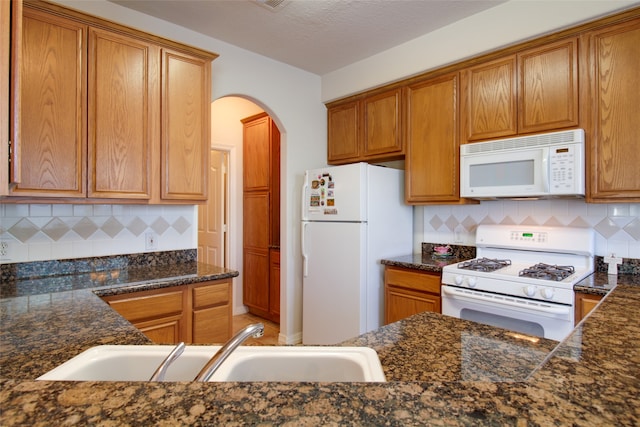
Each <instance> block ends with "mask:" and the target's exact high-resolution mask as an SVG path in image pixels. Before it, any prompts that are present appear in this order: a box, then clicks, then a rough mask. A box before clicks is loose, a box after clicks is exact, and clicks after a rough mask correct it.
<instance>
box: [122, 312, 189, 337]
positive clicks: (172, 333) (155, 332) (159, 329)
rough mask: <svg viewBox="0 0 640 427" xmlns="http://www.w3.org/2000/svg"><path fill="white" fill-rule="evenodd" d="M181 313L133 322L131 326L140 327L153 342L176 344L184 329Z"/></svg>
mask: <svg viewBox="0 0 640 427" xmlns="http://www.w3.org/2000/svg"><path fill="white" fill-rule="evenodd" d="M183 323H184V319H183V318H182V315H176V316H169V317H162V318H160V319H154V320H149V321H146V322H134V323H133V326H135V327H136V328H138V329H140V332H142V333H143V334H145V335H146V336H147V337H148V338H149V339H150V340H151V341H153V342H154V343H155V344H177V343H179V342H180V341H183V339H182V333H181V331H182V330H183V329H184V326H183Z"/></svg>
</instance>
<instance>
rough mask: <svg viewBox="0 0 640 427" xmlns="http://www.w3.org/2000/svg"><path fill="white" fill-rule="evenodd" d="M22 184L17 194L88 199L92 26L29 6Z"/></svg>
mask: <svg viewBox="0 0 640 427" xmlns="http://www.w3.org/2000/svg"><path fill="white" fill-rule="evenodd" d="M22 28H23V31H22V52H21V55H22V62H21V63H22V66H21V69H20V79H21V87H20V94H19V98H20V103H21V104H20V106H19V108H20V110H19V111H20V114H21V115H22V123H21V127H20V130H19V135H20V136H19V140H18V141H17V143H18V144H19V146H20V159H19V167H20V171H19V175H20V183H18V184H17V185H16V186H15V187H14V188H13V189H12V190H11V195H14V196H44V197H85V195H86V188H85V186H86V145H87V144H86V109H87V108H86V107H87V103H86V99H87V97H86V93H87V76H86V74H87V73H86V54H85V53H84V52H85V51H86V45H87V44H86V42H87V27H86V26H85V25H82V24H80V23H77V22H74V21H72V20H69V19H65V18H62V17H57V16H54V15H49V14H45V13H42V12H38V11H34V10H31V9H28V8H24V13H23V21H22Z"/></svg>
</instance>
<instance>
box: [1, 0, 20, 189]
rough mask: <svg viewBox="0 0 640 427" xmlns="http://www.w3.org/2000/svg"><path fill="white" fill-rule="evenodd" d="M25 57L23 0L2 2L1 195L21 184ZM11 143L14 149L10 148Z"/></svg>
mask: <svg viewBox="0 0 640 427" xmlns="http://www.w3.org/2000/svg"><path fill="white" fill-rule="evenodd" d="M21 54H22V0H14V1H11V2H8V1H3V2H0V159H9V163H8V167H2V168H0V196H6V195H8V194H9V183H12V184H13V183H17V182H19V181H20V168H19V167H18V162H19V161H20V155H19V152H18V147H19V146H18V145H16V144H14V142H15V141H19V140H20V119H21V115H20V114H19V111H20V81H21V78H20V63H21ZM9 144H11V150H10V149H9Z"/></svg>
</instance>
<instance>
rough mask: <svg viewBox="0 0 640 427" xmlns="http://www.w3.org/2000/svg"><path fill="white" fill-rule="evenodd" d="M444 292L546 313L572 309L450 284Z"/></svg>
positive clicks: (469, 299) (566, 311) (445, 287)
mask: <svg viewBox="0 0 640 427" xmlns="http://www.w3.org/2000/svg"><path fill="white" fill-rule="evenodd" d="M442 292H443V293H444V294H446V295H447V296H448V297H450V298H454V299H464V300H468V301H483V302H489V303H493V304H496V305H508V306H511V307H517V308H519V309H526V310H535V311H541V312H544V313H551V314H569V313H570V311H571V307H570V306H566V305H560V304H554V305H553V306H550V305H542V303H537V304H534V303H532V302H529V301H527V303H525V304H523V303H518V302H516V301H517V300H518V298H516V297H500V298H499V299H498V297H494V296H492V295H491V296H487V295H483V294H481V293H480V292H476V291H471V290H467V289H463V288H452V287H448V286H442ZM506 298H510V299H511V300H508V299H506Z"/></svg>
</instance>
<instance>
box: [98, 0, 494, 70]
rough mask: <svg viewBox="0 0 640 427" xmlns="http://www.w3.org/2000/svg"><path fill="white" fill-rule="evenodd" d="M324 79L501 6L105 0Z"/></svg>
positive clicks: (476, 1)
mask: <svg viewBox="0 0 640 427" xmlns="http://www.w3.org/2000/svg"><path fill="white" fill-rule="evenodd" d="M110 1H112V2H113V3H117V4H120V5H122V6H125V7H127V8H130V9H134V10H137V11H140V12H143V13H145V14H147V15H151V16H155V17H157V18H160V19H163V20H165V21H169V22H172V23H175V24H178V25H180V26H183V27H186V28H189V29H192V30H194V31H197V32H199V33H202V34H206V35H208V36H211V37H213V38H216V39H218V40H222V41H224V42H227V43H230V44H233V45H235V46H238V47H241V48H244V49H247V50H250V51H252V52H255V53H258V54H261V55H264V56H267V57H270V58H273V59H275V60H278V61H281V62H284V63H287V64H290V65H292V66H294V67H298V68H301V69H303V70H307V71H310V72H312V73H315V74H318V75H323V74H326V73H328V72H330V71H334V70H336V69H339V68H342V67H344V66H346V65H349V64H351V63H354V62H356V61H359V60H361V59H364V58H367V57H369V56H372V55H374V54H376V53H379V52H382V51H384V50H387V49H389V48H391V47H394V46H397V45H399V44H402V43H404V42H406V41H409V40H412V39H414V38H416V37H419V36H421V35H423V34H427V33H429V32H432V31H434V30H436V29H438V28H440V27H444V26H446V25H448V24H450V23H453V22H456V21H458V20H461V19H463V18H465V17H467V16H470V15H473V14H476V13H478V12H481V11H483V10H486V9H489V8H491V7H493V6H496V5H498V4H500V3H504V2H505V0H290V1H286V0H285V1H284V2H282V4H281V6H280V7H278V8H276V11H273V10H270V8H267V7H265V6H264V5H261V4H259V3H258V2H257V1H254V0H154V1H152V0H110Z"/></svg>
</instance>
